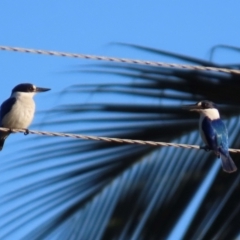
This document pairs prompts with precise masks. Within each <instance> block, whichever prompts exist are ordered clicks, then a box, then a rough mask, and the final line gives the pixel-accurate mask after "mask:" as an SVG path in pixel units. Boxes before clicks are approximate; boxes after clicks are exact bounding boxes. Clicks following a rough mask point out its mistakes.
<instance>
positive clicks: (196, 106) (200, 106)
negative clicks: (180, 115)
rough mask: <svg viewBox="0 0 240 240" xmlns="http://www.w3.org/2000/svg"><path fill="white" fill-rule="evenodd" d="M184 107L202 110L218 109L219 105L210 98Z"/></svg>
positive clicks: (190, 109)
mask: <svg viewBox="0 0 240 240" xmlns="http://www.w3.org/2000/svg"><path fill="white" fill-rule="evenodd" d="M183 109H187V110H189V111H197V112H200V111H202V110H204V109H217V105H216V104H215V103H213V102H210V101H208V100H202V101H200V102H198V103H196V104H193V105H185V106H183Z"/></svg>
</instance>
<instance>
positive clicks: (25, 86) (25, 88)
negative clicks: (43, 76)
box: [12, 83, 50, 94]
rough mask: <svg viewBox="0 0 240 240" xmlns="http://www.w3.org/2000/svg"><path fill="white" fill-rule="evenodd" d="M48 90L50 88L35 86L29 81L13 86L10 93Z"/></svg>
mask: <svg viewBox="0 0 240 240" xmlns="http://www.w3.org/2000/svg"><path fill="white" fill-rule="evenodd" d="M49 90H50V88H41V87H36V86H35V85H33V84H31V83H21V84H18V85H17V86H16V87H14V88H13V90H12V94H14V93H17V92H19V93H38V92H46V91H49Z"/></svg>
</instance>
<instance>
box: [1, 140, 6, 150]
mask: <svg viewBox="0 0 240 240" xmlns="http://www.w3.org/2000/svg"><path fill="white" fill-rule="evenodd" d="M4 142H5V139H4V138H0V151H2V149H3V145H4Z"/></svg>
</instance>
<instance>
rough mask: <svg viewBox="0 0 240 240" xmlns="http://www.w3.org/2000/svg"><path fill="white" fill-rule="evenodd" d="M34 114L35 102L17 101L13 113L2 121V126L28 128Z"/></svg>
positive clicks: (9, 113)
mask: <svg viewBox="0 0 240 240" xmlns="http://www.w3.org/2000/svg"><path fill="white" fill-rule="evenodd" d="M34 112H35V103H34V101H27V102H25V101H21V100H17V101H16V103H15V104H14V106H13V107H12V109H11V111H10V112H8V113H7V114H6V116H4V118H3V119H2V125H3V127H7V128H28V126H29V125H30V124H31V122H32V120H33V116H34Z"/></svg>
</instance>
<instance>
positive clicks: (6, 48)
mask: <svg viewBox="0 0 240 240" xmlns="http://www.w3.org/2000/svg"><path fill="white" fill-rule="evenodd" d="M0 50H4V51H14V52H23V53H33V54H42V55H51V56H59V57H71V58H83V59H91V60H99V61H109V62H118V63H130V64H140V65H148V66H155V67H164V68H180V69H187V70H197V71H214V72H220V73H230V74H240V70H237V69H227V68H216V67H204V66H194V65H187V64H176V63H164V62H154V61H145V60H136V59H128V58H117V57H106V56H96V55H88V54H78V53H68V52H56V51H48V50H37V49H30V48H20V47H10V46H0Z"/></svg>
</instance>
